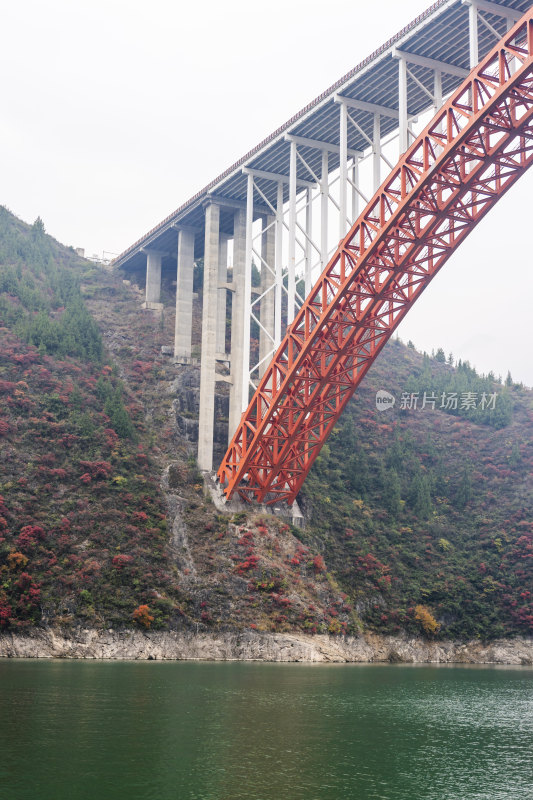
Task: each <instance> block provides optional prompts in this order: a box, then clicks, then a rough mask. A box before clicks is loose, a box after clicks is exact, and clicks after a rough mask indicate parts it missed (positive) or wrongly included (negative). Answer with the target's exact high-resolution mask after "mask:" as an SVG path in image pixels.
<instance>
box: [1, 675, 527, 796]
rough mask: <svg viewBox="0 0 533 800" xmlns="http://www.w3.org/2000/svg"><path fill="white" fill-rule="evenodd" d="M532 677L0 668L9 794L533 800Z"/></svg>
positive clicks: (5, 792)
mask: <svg viewBox="0 0 533 800" xmlns="http://www.w3.org/2000/svg"><path fill="white" fill-rule="evenodd" d="M532 748H533V670H532V669H531V668H527V667H524V668H495V667H485V668H477V667H436V666H397V665H371V666H367V665H364V666H363V665H331V666H329V665H328V666H324V665H303V664H287V665H280V664H254V663H252V664H243V663H196V662H166V663H161V662H134V663H133V662H112V663H109V662H91V661H88V662H87V661H86V662H83V661H77V662H76V661H11V660H0V798H2V800H22V799H24V800H26V798H31V800H63V799H65V800H82V799H83V800H86V799H87V800H89V799H90V800H115V798H120V799H121V800H122V799H124V800H138V799H139V800H141V799H142V800H145V798H146V799H148V798H149V799H150V800H151V799H152V798H153V800H171V799H172V800H367V798H368V800H370V798H372V799H373V798H376V799H378V798H379V800H532V799H533V756H532Z"/></svg>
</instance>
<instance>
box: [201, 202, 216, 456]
mask: <svg viewBox="0 0 533 800" xmlns="http://www.w3.org/2000/svg"><path fill="white" fill-rule="evenodd" d="M219 223H220V207H219V206H217V205H216V204H214V203H210V204H209V205H208V206H207V207H206V209H205V248H204V290H203V309H202V360H201V365H200V417H199V420H198V466H199V467H200V469H201V470H205V471H210V470H212V469H213V425H214V421H215V363H216V361H215V357H216V343H217V301H218V298H217V295H218V259H219Z"/></svg>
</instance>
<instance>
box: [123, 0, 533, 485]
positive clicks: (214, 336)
mask: <svg viewBox="0 0 533 800" xmlns="http://www.w3.org/2000/svg"><path fill="white" fill-rule="evenodd" d="M529 6H530V2H529V1H528V0H504V2H501V3H492V2H489V1H488V0H468V1H467V2H465V0H462V1H461V0H439V1H438V2H436V3H434V4H433V5H432V6H430V8H428V9H427V11H425V12H424V13H423V14H421V15H420V16H419V17H418V18H417V19H416V20H414V21H413V22H412V23H410V24H409V25H407V26H406V27H405V28H404V29H403V30H402V31H400V33H399V34H398V35H397V36H395V37H393V38H392V39H391V40H389V41H388V42H386V43H385V44H384V45H383V46H382V47H380V48H379V49H378V50H377V51H376V52H375V53H373V54H372V55H370V56H369V57H367V58H365V59H364V60H363V61H362V62H361V63H360V64H358V65H357V66H356V67H355V68H354V69H353V70H351V71H350V72H349V73H348V74H347V75H345V76H343V77H342V78H341V79H340V80H339V81H337V82H336V83H335V84H334V85H333V86H331V87H330V88H329V89H328V90H326V91H325V92H323V93H322V94H321V95H320V96H319V97H317V98H316V100H314V101H313V102H312V103H310V104H309V105H308V106H306V107H305V108H304V109H302V110H301V111H300V112H299V113H298V114H296V115H295V116H294V117H292V118H291V119H290V120H289V121H288V122H287V123H285V125H283V126H281V127H280V128H279V129H278V130H277V131H275V132H274V133H273V134H271V135H270V136H269V137H267V139H265V140H264V141H263V142H261V143H260V144H259V145H257V147H255V148H254V149H253V150H251V151H250V152H249V153H247V154H246V155H245V156H244V157H243V158H242V159H240V160H239V161H238V162H237V163H236V164H234V165H233V166H232V167H230V168H229V169H228V170H226V171H225V172H224V173H223V174H222V175H220V176H219V177H218V178H216V179H215V180H213V181H212V182H211V183H210V184H209V185H208V186H207V187H205V188H204V189H203V190H202V191H201V192H199V193H198V194H197V195H195V196H194V197H193V198H191V199H190V200H189V201H188V202H186V203H184V204H183V205H181V206H180V207H179V208H178V209H176V211H175V212H173V213H172V214H170V215H169V216H168V217H167V218H166V219H165V220H163V221H162V222H161V223H160V224H159V225H158V226H156V227H155V228H154V229H152V230H151V231H149V232H148V233H147V234H146V235H145V236H143V237H142V238H141V239H139V240H138V241H137V242H135V243H134V244H133V245H131V247H129V248H128V249H127V250H126V251H125V252H124V253H122V255H121V256H119V257H118V258H117V259H116V260H115V264H117V265H118V266H121V267H122V268H123V269H125V270H132V271H135V270H137V271H139V270H144V269H146V291H147V294H146V300H147V303H148V304H149V305H150V304H153V303H157V302H158V300H159V293H158V291H159V289H158V284H160V276H161V269H162V267H163V268H164V269H166V270H169V269H170V270H172V269H174V270H176V268H177V293H176V309H177V316H176V340H175V355H176V358H177V359H178V360H183V361H185V362H187V361H190V358H191V336H190V326H191V309H192V269H193V262H194V259H199V258H202V257H203V258H204V291H203V296H204V309H203V315H204V320H203V326H202V353H201V390H200V395H201V397H200V442H199V451H198V453H199V464H200V466H201V467H202V468H203V469H206V470H210V469H211V468H212V466H213V463H212V440H213V409H212V395H213V394H214V390H215V384H216V382H217V381H218V380H222V379H225V380H228V382H230V384H231V395H230V421H229V431H228V434H229V438H230V439H231V437H232V435H233V433H234V432H235V430H236V428H237V426H238V424H239V421H240V419H241V414H242V412H243V411H244V409H245V408H246V407H247V405H248V399H249V395H250V393H251V392H253V391H255V389H256V388H257V386H258V384H259V382H260V380H261V378H262V377H263V375H264V373H265V371H266V369H267V367H268V366H269V363H270V360H271V357H272V355H273V353H274V351H275V350H276V349H277V347H278V345H279V343H280V341H281V339H282V337H283V335H284V333H285V330H286V327H287V325H288V324H290V323H291V321H292V320H293V319H294V317H295V315H296V314H297V313H298V310H299V308H300V306H301V305H302V302H303V301H304V299H305V298H306V297H307V296H308V294H309V292H310V291H311V288H312V286H313V285H314V283H315V281H316V279H317V278H318V276H319V275H320V273H321V272H322V270H323V269H324V267H325V265H326V264H327V263H328V261H329V259H330V256H331V255H332V253H333V252H334V251H335V248H336V246H337V244H338V241H339V239H340V238H342V237H343V236H344V235H345V234H346V232H347V231H348V230H349V229H350V227H351V225H352V223H353V222H354V220H355V219H356V218H357V217H358V215H359V213H360V212H361V211H362V210H363V209H364V208H365V206H366V205H367V203H368V201H369V200H370V199H371V198H372V196H373V195H374V193H375V192H376V191H377V189H378V187H379V186H380V185H381V183H382V181H383V180H384V179H385V178H386V177H387V175H388V174H389V172H390V171H391V170H392V168H393V166H394V165H395V164H396V162H397V160H398V157H399V156H401V154H402V153H403V152H404V151H405V150H406V149H407V148H408V146H409V145H410V144H411V143H412V142H413V141H414V140H415V138H416V135H417V133H418V132H419V130H420V129H421V127H423V124H425V122H426V121H427V119H428V117H431V116H433V113H434V112H435V111H436V110H437V109H438V108H439V107H440V106H441V105H442V104H443V102H445V100H446V98H447V97H448V96H449V95H450V94H451V92H453V91H454V90H455V89H456V88H457V87H458V86H459V85H460V83H461V81H462V80H464V78H465V76H467V75H468V73H469V72H470V69H471V68H472V67H473V66H475V65H476V64H477V63H478V61H479V59H480V58H482V57H483V56H484V55H485V54H486V53H487V52H488V51H489V50H490V49H491V47H493V46H494V44H495V43H496V42H497V41H498V39H499V38H500V37H501V36H502V35H503V34H504V33H505V31H506V30H508V29H509V28H510V27H511V25H512V24H513V23H514V22H515V21H516V19H518V18H519V17H521V15H522V14H523V13H524V11H525V10H526V9H527V8H529ZM228 254H229V255H228ZM228 263H230V264H231V267H232V269H231V271H230V272H229V273H228ZM253 264H254V265H255V267H256V268H257V270H258V271H259V273H260V285H259V286H252V265H253ZM228 292H231V293H232V298H233V299H232V320H231V346H230V348H229V352H228V353H227V352H226V350H227V349H228V348H227V347H226V341H227V340H228V338H229V331H228V330H226V320H225V316H226V313H225V312H226V299H227V293H228ZM252 326H254V329H256V330H258V331H259V348H258V350H254V349H253V348H251V347H250V330H251V327H252ZM221 361H224V362H225V363H226V364H229V366H230V376H229V378H228V377H224V378H223V376H222V375H221V374H220V372H219V369H218V367H217V364H218V363H220V362H221Z"/></svg>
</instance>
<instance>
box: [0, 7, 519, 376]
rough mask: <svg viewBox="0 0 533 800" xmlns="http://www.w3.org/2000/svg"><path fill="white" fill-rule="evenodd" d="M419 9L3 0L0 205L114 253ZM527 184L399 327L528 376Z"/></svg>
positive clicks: (65, 238) (69, 239)
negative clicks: (39, 219)
mask: <svg viewBox="0 0 533 800" xmlns="http://www.w3.org/2000/svg"><path fill="white" fill-rule="evenodd" d="M428 5H429V0H403V1H402V2H401V3H400V2H398V0H380V2H374V3H371V2H369V0H366V2H361V0H355V1H354V0H352V2H347V0H327V2H326V0H320V2H317V0H269V2H263V3H253V2H250V0H226V2H213V0H205V1H204V2H195V3H194V2H191V3H189V2H187V3H185V2H180V1H179V0H177V1H176V0H152V1H151V2H150V3H148V2H142V3H141V2H139V1H138V0H128V1H127V2H126V0H75V2H73V0H46V2H43V0H17V2H11V3H7V2H4V3H3V4H2V28H1V32H0V69H1V74H2V76H3V81H2V101H1V109H2V114H1V115H0V165H1V173H0V174H1V177H2V180H1V183H0V187H1V188H0V203H2V204H3V205H6V206H7V207H8V208H10V209H11V210H12V211H13V212H14V213H16V214H17V215H18V216H20V217H22V218H23V219H25V220H27V221H29V222H32V221H33V220H34V219H35V218H36V217H37V216H38V215H40V216H41V217H42V218H43V220H44V223H45V226H46V229H47V231H48V232H49V233H51V234H52V235H53V236H55V237H56V238H57V239H59V240H60V241H62V242H64V243H65V244H67V245H73V246H75V247H84V248H85V249H86V252H87V253H88V254H89V255H92V254H95V253H96V254H99V255H102V252H103V251H107V252H110V253H119V252H121V251H122V250H124V249H125V248H126V247H127V246H128V245H129V244H131V243H132V242H133V241H134V240H136V239H138V238H139V237H140V236H141V235H142V234H144V233H145V232H146V231H147V230H149V229H150V228H151V227H153V226H154V225H155V224H157V223H158V222H159V221H160V220H161V219H162V218H163V217H165V216H167V214H169V213H170V212H171V211H173V210H174V209H175V208H176V207H177V206H179V205H181V203H183V202H184V201H186V200H187V199H188V198H189V197H190V196H192V195H193V194H195V193H196V192H197V191H198V190H199V189H201V188H202V187H203V186H205V185H206V184H207V183H208V182H209V181H210V180H211V179H213V178H214V177H216V175H218V174H219V173H221V172H222V171H223V170H224V169H225V168H226V167H228V166H230V165H231V164H232V163H233V162H234V161H236V160H237V159H238V158H240V157H241V156H242V155H243V154H244V153H245V152H247V151H248V150H250V149H251V148H252V147H253V146H254V145H256V144H257V143H258V142H259V141H260V140H261V139H263V138H264V137H265V136H267V135H268V134H269V133H271V132H272V131H273V130H274V129H275V128H277V127H278V126H279V125H281V124H282V123H283V122H285V121H286V120H287V119H288V118H289V117H291V116H292V115H293V114H294V113H295V112H296V111H298V110H299V109H300V108H302V107H303V106H304V105H306V104H307V103H308V102H309V101H310V100H312V99H314V98H315V97H316V96H317V95H318V94H320V93H321V92H322V91H323V90H324V89H326V88H327V87H329V86H330V85H331V84H332V83H334V81H336V80H337V79H338V78H339V77H341V76H342V75H343V74H345V73H346V72H347V71H348V70H349V69H351V68H352V67H353V66H354V65H355V64H357V63H358V62H359V61H361V60H362V59H363V58H364V57H365V56H367V55H369V54H370V53H371V52H372V51H373V50H374V49H375V48H377V47H378V46H379V45H380V44H382V43H383V42H384V41H385V40H386V39H388V38H389V37H390V36H392V35H393V34H395V33H396V32H397V31H398V30H400V29H401V28H402V27H404V26H405V25H406V24H407V23H408V22H410V21H411V20H412V19H413V18H414V17H415V16H417V14H419V13H421V12H422V11H423V10H424V9H425V8H426V7H427V6H428ZM532 190H533V173H531V174H529V175H527V176H525V177H524V178H523V179H522V181H521V183H520V184H518V185H517V186H516V187H514V189H513V190H512V191H511V193H510V194H509V195H507V197H506V198H504V199H503V200H501V201H500V204H499V206H498V207H497V208H496V209H495V210H494V211H493V212H492V213H491V214H490V215H489V217H488V218H487V219H486V220H485V221H484V222H483V223H482V224H481V225H480V226H479V227H478V229H477V230H476V231H475V232H474V233H473V234H472V235H471V236H470V238H469V239H468V240H467V241H466V242H465V244H463V245H462V247H461V250H460V251H458V253H456V254H455V255H454V256H453V258H452V259H451V261H450V262H449V264H448V265H447V266H446V267H445V268H444V270H443V272H442V273H441V274H440V275H439V276H437V278H436V279H435V281H434V282H433V284H432V286H430V288H429V289H428V290H427V291H426V293H425V295H424V296H423V297H422V298H421V300H420V301H419V303H418V305H417V306H415V308H414V309H413V311H412V312H410V314H409V316H408V318H407V319H406V321H405V322H404V323H403V326H402V328H401V329H400V335H401V337H402V338H404V339H405V340H407V339H408V338H411V339H412V340H413V341H414V342H415V344H416V345H417V346H418V347H419V348H420V349H427V350H431V349H432V348H436V347H439V346H442V347H444V348H445V350H446V351H447V352H448V351H450V350H451V351H453V353H454V354H455V355H456V356H458V357H461V358H463V359H469V360H470V361H471V362H472V363H474V364H475V365H476V366H477V367H479V368H480V369H481V370H484V371H488V370H489V369H493V370H494V371H495V372H496V373H502V374H503V375H505V374H506V371H507V369H510V370H511V372H512V374H513V377H514V378H515V379H516V380H523V381H524V382H525V383H527V384H529V385H532V384H533V359H532V358H531V343H532V340H533V337H532V333H531V328H532V312H531V298H532V296H533V263H532V261H533V258H532V255H531V246H530V245H529V244H528V242H529V235H528V234H529V229H530V227H531V224H532V216H531V200H530V196H531V192H532ZM480 287H481V288H480Z"/></svg>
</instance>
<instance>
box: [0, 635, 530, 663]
mask: <svg viewBox="0 0 533 800" xmlns="http://www.w3.org/2000/svg"><path fill="white" fill-rule="evenodd" d="M0 658H67V659H106V660H127V661H137V660H146V659H148V660H157V661H160V660H161V661H167V660H179V661H181V660H202V661H272V662H305V663H319V662H322V663H350V662H359V663H375V662H389V663H404V664H415V663H416V664H424V663H425V664H514V665H522V666H532V665H533V638H523V637H520V638H516V639H499V640H495V641H493V642H489V643H485V644H484V643H482V642H479V641H470V642H457V641H443V642H431V641H426V640H423V639H418V638H415V637H410V636H407V635H398V636H380V635H377V634H372V633H365V634H363V635H361V636H358V637H353V636H347V637H341V636H320V635H317V636H308V635H305V634H290V633H261V632H257V631H251V630H250V631H245V632H232V631H229V632H228V631H226V632H221V633H196V634H195V633H193V632H187V631H186V632H175V631H170V632H166V631H137V630H125V631H114V630H105V631H99V630H91V629H80V630H77V631H71V632H65V631H62V630H59V629H53V628H47V629H35V630H34V631H32V632H31V633H30V634H28V635H21V634H17V633H9V632H5V633H3V634H1V635H0Z"/></svg>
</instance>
